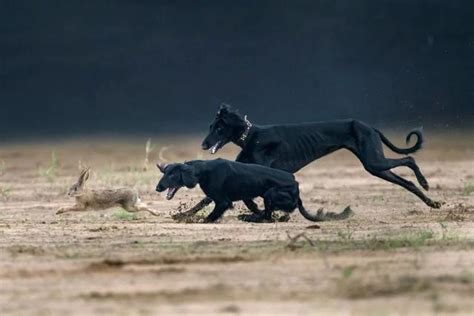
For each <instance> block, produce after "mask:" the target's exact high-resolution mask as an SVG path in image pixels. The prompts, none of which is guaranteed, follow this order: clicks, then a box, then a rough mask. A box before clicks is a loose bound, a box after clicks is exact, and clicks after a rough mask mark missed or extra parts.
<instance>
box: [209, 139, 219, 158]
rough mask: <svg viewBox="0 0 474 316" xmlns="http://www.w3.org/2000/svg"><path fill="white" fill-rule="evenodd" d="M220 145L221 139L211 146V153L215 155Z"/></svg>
mask: <svg viewBox="0 0 474 316" xmlns="http://www.w3.org/2000/svg"><path fill="white" fill-rule="evenodd" d="M220 145H221V141H220V140H219V141H218V142H217V143H215V144H214V146H212V147H211V148H209V151H210V152H211V154H213V155H214V154H215V153H216V152H217V151H218V150H219V148H220Z"/></svg>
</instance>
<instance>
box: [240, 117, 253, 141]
mask: <svg viewBox="0 0 474 316" xmlns="http://www.w3.org/2000/svg"><path fill="white" fill-rule="evenodd" d="M244 121H245V125H246V126H245V131H244V132H243V133H242V135H240V137H239V139H238V142H239V143H240V145H241V146H244V145H245V141H246V140H247V137H248V136H249V132H250V129H251V128H252V123H250V121H249V120H248V119H247V115H245V116H244Z"/></svg>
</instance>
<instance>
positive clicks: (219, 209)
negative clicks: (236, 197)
mask: <svg viewBox="0 0 474 316" xmlns="http://www.w3.org/2000/svg"><path fill="white" fill-rule="evenodd" d="M215 203H216V206H215V207H214V210H212V212H211V213H210V214H209V215H208V216H207V217H206V219H205V220H204V222H205V223H213V222H215V221H216V220H218V219H219V218H220V217H221V216H222V214H224V212H225V211H226V210H227V209H229V208H230V207H232V202H215Z"/></svg>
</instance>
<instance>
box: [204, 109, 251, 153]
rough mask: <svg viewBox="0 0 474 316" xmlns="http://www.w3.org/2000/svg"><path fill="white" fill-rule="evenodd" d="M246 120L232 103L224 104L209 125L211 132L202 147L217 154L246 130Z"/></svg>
mask: <svg viewBox="0 0 474 316" xmlns="http://www.w3.org/2000/svg"><path fill="white" fill-rule="evenodd" d="M245 128H246V122H245V120H244V119H243V118H242V117H241V116H240V115H239V113H238V112H237V111H235V110H233V109H232V108H231V107H230V105H227V104H222V105H221V106H220V107H219V110H218V111H217V115H216V117H215V118H214V120H213V121H212V123H211V125H210V126H209V134H208V135H207V136H206V138H205V139H204V141H203V142H202V149H204V150H209V151H210V152H211V154H215V153H216V152H217V151H218V150H219V149H221V148H222V147H224V145H225V144H227V143H229V142H231V141H236V140H237V139H239V137H240V136H241V135H242V133H243V132H244V131H245Z"/></svg>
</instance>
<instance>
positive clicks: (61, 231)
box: [0, 133, 474, 315]
mask: <svg viewBox="0 0 474 316" xmlns="http://www.w3.org/2000/svg"><path fill="white" fill-rule="evenodd" d="M390 136H391V139H393V140H395V141H396V143H398V145H401V143H400V140H401V139H402V138H401V137H400V135H399V136H398V137H397V136H396V135H393V134H392V135H390ZM427 139H428V141H429V142H428V143H427V144H426V148H424V149H423V150H422V151H421V152H420V153H419V154H416V155H415V157H416V159H417V162H418V164H419V165H420V167H421V169H422V171H423V172H424V174H425V175H426V177H427V179H428V181H429V182H430V185H431V187H432V189H431V190H430V192H428V195H429V196H431V197H432V198H433V199H435V200H440V201H443V202H445V204H444V206H443V207H442V209H441V210H431V209H429V208H428V207H427V206H425V205H424V204H423V203H422V202H420V201H419V200H418V199H417V198H416V197H415V196H414V195H412V194H410V193H409V192H407V191H405V190H403V189H401V188H399V187H397V186H394V185H392V184H389V183H387V182H384V181H382V180H379V179H377V178H375V177H372V176H370V175H369V174H367V173H366V172H365V171H364V170H363V168H362V167H361V165H360V163H359V162H358V161H357V160H356V159H355V158H354V157H353V156H351V155H350V154H348V153H346V152H339V153H336V154H333V155H331V156H329V157H326V158H323V159H321V160H319V161H317V162H315V163H313V164H311V165H309V166H308V167H306V168H304V169H303V170H301V171H300V172H299V173H298V174H297V178H298V180H299V182H300V184H301V191H302V198H303V201H304V202H305V205H306V207H307V208H308V209H309V210H316V209H318V208H319V207H321V206H324V207H325V208H326V209H327V210H337V211H339V210H341V209H342V208H343V207H345V206H346V205H351V206H352V208H353V210H354V212H355V216H354V217H352V218H351V219H349V220H345V221H339V222H324V223H321V225H320V226H321V227H320V229H318V228H315V227H314V225H312V224H313V223H310V222H308V221H306V220H304V219H303V218H302V217H301V215H300V214H299V213H297V212H295V213H293V214H292V216H291V219H290V221H289V222H286V223H272V224H250V223H244V222H240V221H239V220H238V219H237V215H238V214H239V213H241V212H244V208H243V206H242V204H240V203H238V204H237V205H236V208H235V209H234V210H231V211H229V212H227V213H226V215H225V217H224V218H223V219H222V220H221V221H220V222H219V223H216V224H183V223H176V222H174V221H173V220H172V219H171V215H172V214H173V213H174V212H176V211H177V209H178V208H183V207H185V206H190V205H192V203H195V202H197V201H198V199H199V198H200V197H201V196H202V193H201V192H200V190H199V189H198V188H196V189H194V190H185V189H183V190H181V191H180V192H178V194H177V195H176V197H175V198H174V200H172V201H166V200H165V198H164V194H158V193H156V192H154V188H155V186H156V183H157V181H158V179H159V174H158V172H157V170H156V168H154V167H153V165H150V166H149V168H148V170H144V169H143V160H144V147H145V141H146V139H127V140H123V139H122V140H117V139H103V140H97V139H94V140H74V141H67V142H65V141H63V142H41V143H24V144H9V145H2V146H0V314H1V315H29V314H34V315H51V314H60V315H86V314H117V315H152V314H155V315H156V314H160V315H163V314H206V315H208V314H228V315H233V314H248V315H254V314H268V315H273V314H288V315H289V314H291V315H298V314H299V315H303V314H331V315H332V314H341V315H407V314H413V315H415V314H416V315H430V314H440V315H445V314H462V315H472V314H473V311H474V299H473V297H474V284H473V282H474V281H473V276H474V137H473V133H459V134H453V135H450V136H442V137H441V136H439V135H430V134H428V135H427ZM154 143H155V145H156V146H157V147H156V149H155V150H154V151H153V152H152V154H151V156H150V161H153V162H155V161H156V160H157V159H158V152H159V151H160V148H163V147H164V146H167V147H168V149H167V150H161V152H162V155H163V157H165V158H166V159H168V160H172V161H183V160H190V159H195V158H205V159H208V158H211V156H210V155H208V154H207V153H205V152H203V151H201V150H200V146H199V144H200V141H199V139H198V138H184V137H183V138H175V139H170V138H167V139H154ZM236 152H237V148H236V147H235V146H233V145H228V146H227V147H226V148H225V150H223V151H221V152H219V153H218V154H217V155H218V156H220V157H227V158H230V159H232V158H233V157H235V154H236ZM387 152H388V150H387ZM53 153H54V154H53ZM52 156H54V157H52ZM84 165H88V166H91V167H92V168H93V170H94V173H93V176H92V177H91V179H90V181H89V187H90V188H100V187H104V186H111V187H120V186H124V185H127V186H135V187H136V188H137V189H138V190H139V192H140V194H141V196H142V199H143V200H144V201H146V202H147V203H148V204H149V206H151V207H153V208H154V209H156V210H158V211H159V212H160V214H161V216H159V217H153V216H151V215H150V214H147V213H138V214H135V215H133V214H128V213H125V212H124V211H121V210H119V209H111V210H107V211H101V212H94V211H91V212H82V213H75V214H63V215H55V211H56V209H57V208H58V207H61V206H67V205H69V204H72V203H73V201H72V200H70V199H68V198H66V196H65V192H66V189H67V187H68V185H70V184H72V182H73V181H74V180H75V179H76V177H77V174H78V172H79V168H80V167H81V166H84ZM396 171H397V172H398V173H399V174H400V175H402V176H405V177H407V178H410V179H411V180H413V181H415V180H414V176H413V174H412V173H411V171H410V170H408V169H404V168H400V169H397V170H396ZM208 210H209V209H207V211H208ZM298 234H301V238H296V239H295V238H292V237H295V236H297V235H298Z"/></svg>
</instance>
